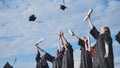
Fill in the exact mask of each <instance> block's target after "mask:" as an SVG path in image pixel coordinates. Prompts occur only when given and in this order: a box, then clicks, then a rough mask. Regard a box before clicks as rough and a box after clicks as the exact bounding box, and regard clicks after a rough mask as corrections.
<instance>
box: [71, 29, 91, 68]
mask: <svg viewBox="0 0 120 68" xmlns="http://www.w3.org/2000/svg"><path fill="white" fill-rule="evenodd" d="M71 35H72V36H73V37H74V38H75V39H76V40H78V45H79V46H81V49H80V50H81V63H80V68H92V57H91V55H90V51H91V49H90V45H89V43H88V39H87V37H85V36H84V37H83V38H82V39H81V38H79V37H78V36H77V35H75V33H74V32H73V31H72V34H71Z"/></svg>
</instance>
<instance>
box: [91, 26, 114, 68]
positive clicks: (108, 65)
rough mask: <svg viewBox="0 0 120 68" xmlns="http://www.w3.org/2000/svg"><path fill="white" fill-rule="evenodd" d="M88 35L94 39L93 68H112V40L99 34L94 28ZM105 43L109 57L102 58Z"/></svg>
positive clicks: (107, 35)
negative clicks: (107, 46)
mask: <svg viewBox="0 0 120 68" xmlns="http://www.w3.org/2000/svg"><path fill="white" fill-rule="evenodd" d="M90 34H91V35H92V36H93V37H94V38H95V39H96V41H97V43H96V56H95V64H94V68H114V57H113V47H112V38H111V36H110V35H109V34H107V33H104V34H100V32H99V31H97V29H96V28H95V27H93V29H92V30H91V31H90ZM105 42H107V44H108V45H109V54H108V55H109V57H108V58H107V59H105V58H104V55H105Z"/></svg>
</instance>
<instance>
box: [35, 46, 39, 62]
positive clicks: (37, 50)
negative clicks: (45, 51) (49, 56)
mask: <svg viewBox="0 0 120 68" xmlns="http://www.w3.org/2000/svg"><path fill="white" fill-rule="evenodd" d="M39 60H40V52H39V49H38V47H36V61H37V62H38V61H39Z"/></svg>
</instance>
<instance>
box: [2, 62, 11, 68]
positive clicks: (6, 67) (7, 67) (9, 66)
mask: <svg viewBox="0 0 120 68" xmlns="http://www.w3.org/2000/svg"><path fill="white" fill-rule="evenodd" d="M3 68H13V66H11V65H10V64H9V63H8V62H7V63H6V64H5V65H4V67H3Z"/></svg>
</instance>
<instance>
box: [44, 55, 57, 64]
mask: <svg viewBox="0 0 120 68" xmlns="http://www.w3.org/2000/svg"><path fill="white" fill-rule="evenodd" d="M45 59H46V60H48V61H50V62H53V60H54V59H55V57H53V56H51V55H50V54H48V53H45Z"/></svg>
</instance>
